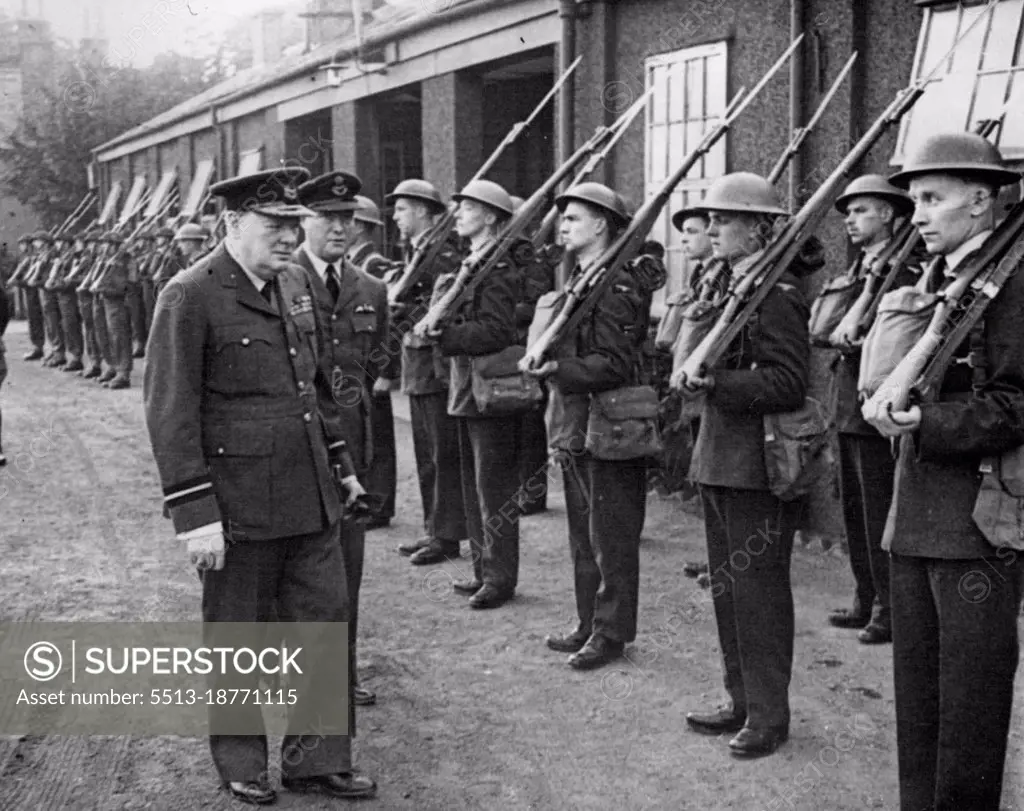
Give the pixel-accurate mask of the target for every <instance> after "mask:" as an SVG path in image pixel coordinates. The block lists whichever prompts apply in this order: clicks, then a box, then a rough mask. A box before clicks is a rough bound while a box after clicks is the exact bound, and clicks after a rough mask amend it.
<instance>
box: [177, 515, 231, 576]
mask: <svg viewBox="0 0 1024 811" xmlns="http://www.w3.org/2000/svg"><path fill="white" fill-rule="evenodd" d="M178 540H181V541H185V544H186V546H187V547H188V558H189V561H190V562H191V563H192V565H193V566H195V567H196V569H198V570H199V571H201V572H202V571H205V570H207V569H213V570H214V571H215V572H219V571H220V570H221V569H223V568H224V557H225V547H224V525H223V524H221V523H219V522H218V523H216V524H207V525H206V526H205V527H199V528H198V529H193V530H190V531H189V532H183V533H181V534H180V535H178Z"/></svg>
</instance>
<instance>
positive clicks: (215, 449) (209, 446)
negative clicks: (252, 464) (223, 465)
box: [203, 422, 274, 458]
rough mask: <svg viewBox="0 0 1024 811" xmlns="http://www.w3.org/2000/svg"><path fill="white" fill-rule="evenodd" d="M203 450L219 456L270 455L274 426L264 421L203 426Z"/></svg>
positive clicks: (213, 455)
mask: <svg viewBox="0 0 1024 811" xmlns="http://www.w3.org/2000/svg"><path fill="white" fill-rule="evenodd" d="M203 452H204V453H205V454H206V455H207V457H208V458H213V457H218V456H270V455H271V454H273V452H274V433H273V426H272V425H271V424H269V423H263V422H226V423H211V424H209V425H205V426H204V428H203Z"/></svg>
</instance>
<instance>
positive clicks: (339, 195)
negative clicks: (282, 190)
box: [299, 172, 363, 213]
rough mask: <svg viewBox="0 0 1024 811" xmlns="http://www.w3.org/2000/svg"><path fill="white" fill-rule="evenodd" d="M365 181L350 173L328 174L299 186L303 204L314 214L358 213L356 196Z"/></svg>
mask: <svg viewBox="0 0 1024 811" xmlns="http://www.w3.org/2000/svg"><path fill="white" fill-rule="evenodd" d="M362 188H363V181H361V180H360V179H359V178H358V177H356V176H355V175H353V174H349V173H348V172H328V173H327V174H325V175H320V176H319V177H314V178H313V179H312V180H310V181H307V182H306V183H303V184H302V185H301V186H299V198H300V199H301V200H302V204H303V205H304V206H306V207H307V208H309V209H311V210H312V211H313V212H314V213H317V212H320V211H323V212H331V211H356V210H357V209H358V208H359V202H358V201H357V200H356V195H357V194H359V190H360V189H362Z"/></svg>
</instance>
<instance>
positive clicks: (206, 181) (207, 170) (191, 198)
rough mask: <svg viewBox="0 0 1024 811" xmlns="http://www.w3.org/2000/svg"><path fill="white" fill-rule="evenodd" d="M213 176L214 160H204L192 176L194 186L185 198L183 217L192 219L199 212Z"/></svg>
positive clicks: (182, 209)
mask: <svg viewBox="0 0 1024 811" xmlns="http://www.w3.org/2000/svg"><path fill="white" fill-rule="evenodd" d="M212 176H213V158H203V159H202V160H201V161H199V164H198V165H197V166H196V172H195V174H194V175H192V185H190V186H189V188H188V197H187V198H185V205H184V206H182V208H181V214H182V215H183V216H185V217H191V216H192V215H193V214H195V213H196V212H197V211H198V210H199V205H200V203H202V202H203V199H204V197H205V195H206V189H207V187H208V186H209V185H210V178H211V177H212Z"/></svg>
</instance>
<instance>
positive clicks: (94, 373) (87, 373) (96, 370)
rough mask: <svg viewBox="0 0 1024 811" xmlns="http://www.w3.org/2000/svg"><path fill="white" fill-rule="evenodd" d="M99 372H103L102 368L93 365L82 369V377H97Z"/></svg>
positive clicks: (87, 378)
mask: <svg viewBox="0 0 1024 811" xmlns="http://www.w3.org/2000/svg"><path fill="white" fill-rule="evenodd" d="M101 374H103V370H102V369H101V368H100V367H99V366H93V367H92V368H90V369H89V370H88V371H83V372H82V377H84V378H85V379H86V380H89V379H91V378H93V377H99V376H100V375H101Z"/></svg>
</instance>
